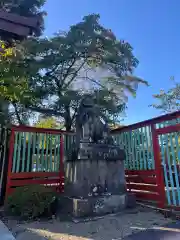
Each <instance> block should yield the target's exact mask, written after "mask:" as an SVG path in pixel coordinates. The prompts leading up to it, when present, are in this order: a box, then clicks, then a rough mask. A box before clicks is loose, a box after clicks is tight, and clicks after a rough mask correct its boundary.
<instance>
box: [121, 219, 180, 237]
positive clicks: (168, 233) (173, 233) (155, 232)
mask: <svg viewBox="0 0 180 240" xmlns="http://www.w3.org/2000/svg"><path fill="white" fill-rule="evenodd" d="M167 228H168V230H159V229H148V230H146V231H143V232H139V233H136V234H132V235H130V236H127V237H125V238H123V239H124V240H152V239H153V240H179V239H180V222H177V223H172V224H168V225H166V226H164V229H167ZM173 229H174V230H173Z"/></svg>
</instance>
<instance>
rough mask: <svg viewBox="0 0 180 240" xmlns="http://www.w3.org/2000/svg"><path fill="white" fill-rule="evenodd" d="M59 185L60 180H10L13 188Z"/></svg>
mask: <svg viewBox="0 0 180 240" xmlns="http://www.w3.org/2000/svg"><path fill="white" fill-rule="evenodd" d="M55 183H56V184H58V183H59V179H40V180H39V179H32V180H28V179H26V180H10V186H11V187H20V186H27V185H32V184H34V185H38V184H55Z"/></svg>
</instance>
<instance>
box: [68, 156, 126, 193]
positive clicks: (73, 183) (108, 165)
mask: <svg viewBox="0 0 180 240" xmlns="http://www.w3.org/2000/svg"><path fill="white" fill-rule="evenodd" d="M65 169H66V172H65V176H66V181H65V194H66V195H67V196H70V197H88V195H89V194H90V193H92V186H95V185H96V186H97V185H100V186H101V188H102V189H103V192H109V193H111V194H113V195H117V194H123V193H125V192H126V181H125V173H124V163H123V162H122V161H110V162H109V161H104V160H99V161H97V160H96V161H90V160H88V161H87V160H85V161H83V160H82V161H74V162H71V161H70V162H66V163H65Z"/></svg>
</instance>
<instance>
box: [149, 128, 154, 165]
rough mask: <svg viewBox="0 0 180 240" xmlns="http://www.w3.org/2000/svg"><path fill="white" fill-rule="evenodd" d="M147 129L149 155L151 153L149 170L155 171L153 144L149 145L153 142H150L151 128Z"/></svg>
mask: <svg viewBox="0 0 180 240" xmlns="http://www.w3.org/2000/svg"><path fill="white" fill-rule="evenodd" d="M148 128H149V140H150V153H151V169H155V162H154V151H153V144H151V143H152V142H153V140H152V129H151V126H149V127H148Z"/></svg>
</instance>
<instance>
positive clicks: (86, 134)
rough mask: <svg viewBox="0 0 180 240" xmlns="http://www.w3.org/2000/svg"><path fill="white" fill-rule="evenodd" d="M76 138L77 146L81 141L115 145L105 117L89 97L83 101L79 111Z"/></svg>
mask: <svg viewBox="0 0 180 240" xmlns="http://www.w3.org/2000/svg"><path fill="white" fill-rule="evenodd" d="M76 136H77V139H76V144H77V145H79V143H80V140H83V141H86V142H92V143H106V144H113V143H114V142H113V139H112V137H111V136H110V128H109V126H108V123H107V120H106V118H105V116H103V114H102V113H101V111H100V108H99V107H98V106H97V105H96V104H95V103H94V101H93V99H92V98H91V97H90V96H88V95H86V96H85V97H84V98H83V99H82V101H81V103H80V106H79V109H78V111H77V116H76Z"/></svg>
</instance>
